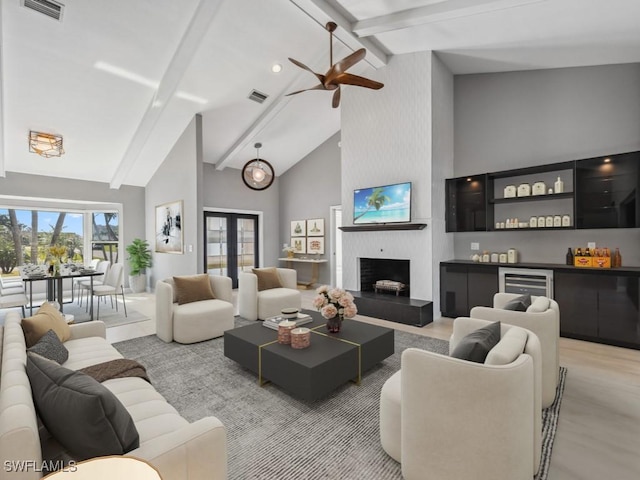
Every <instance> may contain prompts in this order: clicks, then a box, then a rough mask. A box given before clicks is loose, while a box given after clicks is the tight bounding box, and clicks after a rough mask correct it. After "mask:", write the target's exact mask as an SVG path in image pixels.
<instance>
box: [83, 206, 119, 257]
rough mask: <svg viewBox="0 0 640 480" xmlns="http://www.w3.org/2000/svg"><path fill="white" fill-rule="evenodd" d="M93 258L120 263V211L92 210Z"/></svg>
mask: <svg viewBox="0 0 640 480" xmlns="http://www.w3.org/2000/svg"><path fill="white" fill-rule="evenodd" d="M90 215H91V259H95V258H98V259H100V260H109V261H110V262H111V264H112V265H113V264H114V263H118V253H119V252H118V241H119V239H120V223H119V222H120V219H119V216H118V212H92V213H91V214H90Z"/></svg>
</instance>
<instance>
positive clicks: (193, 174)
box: [145, 116, 202, 289]
mask: <svg viewBox="0 0 640 480" xmlns="http://www.w3.org/2000/svg"><path fill="white" fill-rule="evenodd" d="M198 130H201V120H200V117H199V116H196V117H194V119H193V120H192V121H191V122H190V123H189V125H188V126H187V128H186V129H185V131H184V132H183V134H182V135H181V136H180V138H179V139H178V141H177V142H176V144H175V145H174V146H173V148H172V149H171V152H170V153H169V154H168V155H167V158H165V160H164V162H163V163H162V165H160V167H159V168H158V170H157V171H156V173H155V174H154V175H153V177H152V178H151V180H150V181H149V183H148V184H147V186H146V189H145V201H146V205H147V216H146V232H147V235H146V238H147V239H148V240H149V244H150V245H151V250H152V251H153V267H152V268H151V275H150V276H149V277H150V278H149V279H148V281H149V282H150V285H151V288H152V289H154V288H155V284H156V282H157V281H158V280H162V279H163V278H166V277H170V276H173V275H189V274H194V273H197V272H198V271H201V270H202V267H201V264H202V261H201V258H202V255H201V254H200V255H199V253H198V252H199V251H200V248H199V245H200V244H202V236H201V235H200V236H199V235H198V232H199V231H201V230H200V228H201V225H200V226H199V224H202V213H201V212H202V206H201V204H199V203H198V202H199V193H198V170H199V166H198V161H199V159H198V147H197V141H198V137H199V135H200V134H199V133H198ZM176 200H182V201H183V209H184V211H183V215H182V233H183V240H184V247H185V248H184V253H182V254H172V253H157V252H155V242H156V225H155V207H156V206H157V205H161V204H164V203H167V202H174V201H176ZM189 246H191V248H192V251H189ZM199 267H200V270H199Z"/></svg>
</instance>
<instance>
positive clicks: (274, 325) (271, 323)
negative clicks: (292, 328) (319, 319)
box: [262, 312, 313, 330]
mask: <svg viewBox="0 0 640 480" xmlns="http://www.w3.org/2000/svg"><path fill="white" fill-rule="evenodd" d="M283 320H292V321H294V322H296V326H297V327H300V326H302V325H304V324H306V323H311V322H312V321H313V318H311V315H308V314H306V313H300V312H298V318H283V317H282V316H281V315H277V316H275V317H269V318H267V319H265V321H264V322H262V326H263V327H267V328H271V329H272V330H278V325H280V322H282V321H283Z"/></svg>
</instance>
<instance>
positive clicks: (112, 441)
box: [27, 353, 140, 461]
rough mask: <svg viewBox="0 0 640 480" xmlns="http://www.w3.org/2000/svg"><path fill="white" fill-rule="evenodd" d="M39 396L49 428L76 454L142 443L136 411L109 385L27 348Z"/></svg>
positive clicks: (95, 454) (107, 451)
mask: <svg viewBox="0 0 640 480" xmlns="http://www.w3.org/2000/svg"><path fill="white" fill-rule="evenodd" d="M27 375H28V376H29V382H30V383H31V391H32V393H33V401H34V403H35V406H36V410H37V411H38V415H39V416H40V419H41V420H42V423H43V424H44V426H45V427H46V428H47V430H48V431H49V432H50V433H51V435H53V436H54V437H55V439H56V440H57V441H58V442H60V444H61V445H62V446H63V447H64V448H65V449H66V450H67V451H69V452H70V453H71V454H72V455H73V457H74V459H75V460H78V461H80V460H85V459H87V458H93V457H100V456H105V455H122V454H125V453H127V452H129V451H131V450H133V449H134V448H137V447H138V446H139V444H140V439H139V436H138V431H137V430H136V427H135V425H134V423H133V420H132V419H131V415H129V412H127V410H126V409H125V408H124V406H123V405H122V403H120V401H119V400H118V399H117V398H116V397H115V395H114V394H113V393H111V392H110V391H109V390H108V389H107V388H106V387H105V386H104V385H102V384H100V383H98V382H97V381H95V380H94V379H93V378H91V377H90V376H88V375H85V374H84V373H81V372H75V371H73V370H69V369H68V368H64V367H61V366H60V365H58V364H56V363H55V362H52V361H50V360H47V359H46V358H43V357H41V356H39V355H37V354H33V353H28V354H27Z"/></svg>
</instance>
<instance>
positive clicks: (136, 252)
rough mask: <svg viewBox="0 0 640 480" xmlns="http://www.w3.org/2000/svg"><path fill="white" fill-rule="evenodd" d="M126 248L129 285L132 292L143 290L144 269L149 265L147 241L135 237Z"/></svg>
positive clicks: (149, 256) (145, 277) (149, 253)
mask: <svg viewBox="0 0 640 480" xmlns="http://www.w3.org/2000/svg"><path fill="white" fill-rule="evenodd" d="M126 250H127V253H128V254H129V256H128V257H127V260H128V261H129V287H131V291H132V292H133V293H140V292H144V291H145V290H146V287H147V275H146V271H147V270H146V269H147V268H148V267H150V266H151V250H149V242H147V241H146V240H141V239H139V238H135V239H134V240H133V241H132V242H131V243H130V244H129V245H127V248H126Z"/></svg>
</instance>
